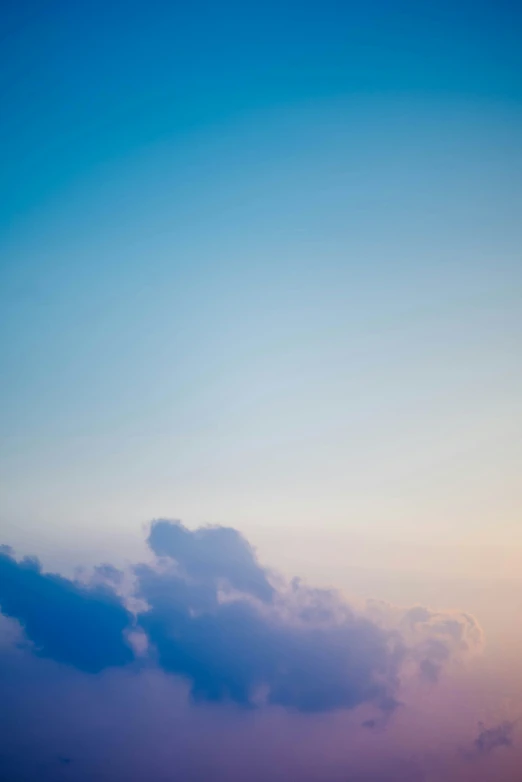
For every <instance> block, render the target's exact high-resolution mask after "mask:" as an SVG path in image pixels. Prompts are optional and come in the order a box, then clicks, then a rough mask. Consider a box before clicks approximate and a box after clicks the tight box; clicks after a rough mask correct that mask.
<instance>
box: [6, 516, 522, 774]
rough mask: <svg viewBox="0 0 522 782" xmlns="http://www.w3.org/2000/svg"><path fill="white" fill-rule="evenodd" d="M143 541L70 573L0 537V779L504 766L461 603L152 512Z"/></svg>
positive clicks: (506, 734) (512, 766) (508, 739)
mask: <svg viewBox="0 0 522 782" xmlns="http://www.w3.org/2000/svg"><path fill="white" fill-rule="evenodd" d="M149 546H150V550H151V553H152V556H151V559H150V561H148V562H147V563H142V564H137V565H135V566H133V567H132V568H130V569H127V570H126V571H125V572H122V571H119V570H117V569H115V568H114V567H113V566H112V565H109V564H104V565H101V566H99V567H97V568H95V569H94V571H93V572H92V573H91V574H90V576H89V575H88V574H86V573H84V574H83V576H82V577H83V581H82V582H81V583H80V582H79V581H75V580H69V579H66V578H63V577H62V576H59V575H54V574H48V573H44V572H43V571H42V568H41V567H40V565H39V563H38V562H37V560H31V559H25V560H21V561H18V560H17V559H16V558H15V556H14V554H13V552H12V551H11V550H8V549H3V550H2V552H1V553H0V607H1V610H2V613H3V614H4V615H6V616H8V617H10V619H5V618H3V617H2V616H0V641H2V643H0V698H1V699H2V705H3V710H0V776H2V778H6V779H9V780H10V782H22V780H23V782H33V780H39V781H40V782H51V780H53V781H56V780H60V779H69V780H71V782H87V780H91V779H94V778H95V779H98V780H100V782H119V781H120V780H125V782H134V781H135V782H138V780H142V779H144V778H153V779H155V780H156V782H167V780H172V778H173V776H174V775H175V778H176V779H178V780H180V782H200V781H201V782H203V781H204V780H205V781H206V780H208V779H213V780H216V782H225V780H226V781H227V782H240V781H241V780H244V779H249V780H250V781H251V782H266V780H268V779H270V780H271V782H283V780H287V779H296V780H298V781H299V782H319V780H320V781H321V782H355V780H357V782H359V781H360V780H361V781H362V780H366V782H370V780H372V781H373V782H385V781H386V782H390V781H391V780H401V782H405V781H406V780H408V782H440V780H442V779H444V780H445V781H447V782H461V780H467V779H473V780H474V782H475V781H476V782H493V780H494V781H495V782H518V777H517V771H516V769H517V768H518V767H519V766H520V762H519V761H520V752H519V751H518V748H517V747H516V742H515V739H514V733H513V729H512V727H511V726H512V724H514V723H510V722H505V723H501V724H500V725H498V726H497V727H496V728H489V729H485V728H483V727H482V728H481V732H480V734H479V736H478V737H477V734H476V728H475V726H476V723H477V718H478V717H477V716H476V715H477V714H478V712H477V710H474V711H473V712H471V711H470V712H469V714H468V711H467V710H469V709H470V708H471V707H470V706H469V705H468V704H470V703H471V700H472V697H475V696H476V693H477V692H478V691H479V689H480V682H479V680H476V681H473V682H472V681H471V680H470V682H469V683H466V681H467V680H466V679H465V677H463V676H462V675H461V673H462V670H463V668H462V666H461V665H460V663H461V662H462V661H463V660H464V659H465V658H466V657H469V658H470V659H471V660H473V655H472V652H473V651H474V650H476V649H478V648H480V645H481V643H482V634H481V631H480V628H479V627H478V625H477V623H476V621H475V620H474V619H473V617H471V616H469V615H468V614H464V613H459V612H441V611H433V610H431V609H428V608H425V607H421V606H416V607H414V608H408V609H403V608H399V607H397V606H392V605H389V604H386V603H383V602H376V601H368V603H367V604H365V605H362V606H360V607H358V608H356V607H355V606H354V605H352V604H350V603H349V602H347V600H346V599H345V597H344V596H343V595H342V594H340V593H339V592H336V591H335V590H327V589H314V588H312V587H310V586H308V585H307V584H306V583H304V582H303V581H301V580H300V579H297V578H296V579H293V580H291V581H286V580H285V579H284V578H282V577H281V576H279V575H277V574H275V573H274V572H272V571H269V570H267V569H266V568H264V567H263V566H262V565H261V564H260V563H259V562H258V559H257V557H256V554H255V551H254V550H253V549H252V547H251V546H250V545H249V544H248V542H247V541H246V540H245V539H244V538H243V537H242V536H241V535H240V534H239V533H238V532H237V531H235V530H228V529H223V528H219V527H209V528H203V529H199V530H195V531H190V530H188V529H186V528H185V527H183V526H182V525H181V524H180V523H179V522H172V523H171V522H167V521H161V522H156V523H155V524H153V525H152V526H151V530H150V535H149ZM17 622H18V623H19V625H18V630H17V624H16V623H17ZM457 663H458V664H457ZM481 708H482V706H481ZM471 714H472V716H473V718H472V719H470V715H471ZM2 715H4V716H2ZM7 715H8V716H7ZM509 743H512V744H513V746H512V747H511V751H510V752H508V753H504V752H502V751H500V752H496V751H493V750H494V749H496V747H502V746H504V747H506V746H508V744H509ZM463 747H464V748H467V750H463V749H462V748H463ZM471 747H474V751H473V753H471V751H470V748H471ZM470 774H471V776H470Z"/></svg>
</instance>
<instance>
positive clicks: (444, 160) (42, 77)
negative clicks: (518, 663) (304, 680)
mask: <svg viewBox="0 0 522 782" xmlns="http://www.w3.org/2000/svg"><path fill="white" fill-rule="evenodd" d="M521 16H522V15H521V11H520V5H519V4H518V3H515V2H481V1H480V0H474V2H459V0H453V1H452V2H443V1H442V0H440V1H439V2H425V1H424V0H416V1H415V2H413V1H412V2H400V1H396V2H392V1H391V0H389V1H388V2H385V1H384V0H382V1H377V0H376V1H375V2H372V1H370V2H350V1H349V0H344V2H328V1H324V0H323V2H303V1H302V2H293V3H289V2H284V0H278V2H277V3H276V2H271V1H270V0H268V1H267V0H265V2H244V1H243V2H236V3H234V2H197V1H194V0H193V1H192V2H186V3H178V2H147V3H145V2H133V1H132V0H128V2H125V3H120V2H107V1H105V2H98V1H97V0H90V1H89V2H86V1H85V2H82V1H81V0H78V1H77V2H60V0H47V1H44V0H42V1H41V2H27V1H26V0H17V1H16V2H14V0H11V1H10V2H4V3H3V4H2V11H1V36H0V38H1V43H0V90H1V93H0V94H1V113H2V117H1V129H0V132H1V145H0V170H1V183H0V253H1V292H0V297H1V298H0V312H1V315H0V317H1V329H2V346H1V362H2V363H1V366H2V377H3V379H2V384H1V405H0V416H1V433H2V440H3V446H2V464H1V467H2V469H1V472H2V481H3V492H2V493H3V500H2V513H1V518H0V523H1V524H2V527H3V528H4V529H5V530H7V531H8V533H9V534H8V537H9V539H10V541H11V542H13V543H15V544H17V542H18V541H20V540H29V539H31V540H35V539H36V540H40V541H44V540H45V539H46V538H49V537H53V538H55V539H59V540H62V541H64V540H65V541H66V542H67V544H72V543H71V541H72V540H73V537H76V539H77V540H81V541H88V540H89V537H91V538H93V539H96V540H97V541H100V540H102V539H103V538H104V536H107V535H109V536H110V535H114V536H116V538H118V539H119V537H118V536H120V535H121V534H123V532H125V531H126V530H134V529H136V528H137V526H138V525H139V523H141V522H142V521H146V520H147V519H149V518H152V517H157V516H175V517H181V518H183V520H184V521H185V522H187V523H188V524H189V525H194V524H198V523H202V522H216V523H217V522H221V523H230V524H233V525H234V526H237V527H239V528H240V529H244V530H245V531H246V532H247V533H248V534H249V535H250V537H251V538H252V540H253V541H254V542H256V535H258V536H262V535H265V536H268V537H267V540H269V539H270V530H274V538H273V539H274V540H276V537H277V534H279V533H277V532H276V531H275V530H276V528H279V529H281V528H287V529H289V530H291V529H299V530H303V529H309V530H311V531H312V532H311V533H310V534H312V537H313V535H314V534H316V536H317V535H319V534H321V531H322V530H324V531H325V534H327V533H328V531H331V532H332V534H335V535H337V536H338V537H339V536H340V539H341V538H342V536H346V538H345V539H346V540H348V537H349V536H350V535H351V534H364V535H370V536H372V537H373V538H374V539H378V540H381V541H387V540H395V541H403V542H411V541H415V542H416V543H420V544H423V545H426V544H430V543H432V542H434V541H437V542H448V543H452V544H456V543H459V544H465V545H467V544H469V543H492V542H493V543H499V544H500V543H502V544H508V543H514V542H515V543H518V544H520V543H522V540H521V534H522V533H521V530H520V524H519V521H520V511H521V509H522V492H521V488H520V481H519V476H520V468H521V462H522V458H521V446H520V443H521V436H522V423H521V420H522V416H521V399H522V393H521V392H522V387H521V386H522V383H521V381H522V370H521V366H522V365H521V362H520V354H521V352H520V348H521V327H522V306H521V293H522V264H521V259H520V251H521V247H522V241H521V239H522V236H521V233H522V228H521V225H522V221H521V219H520V217H521V206H522V165H521V164H522V47H521V46H520V36H521V32H522V27H521ZM314 530H315V532H314ZM105 547H106V546H105ZM35 548H36V545H35V544H32V546H31V550H35Z"/></svg>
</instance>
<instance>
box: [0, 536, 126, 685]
mask: <svg viewBox="0 0 522 782" xmlns="http://www.w3.org/2000/svg"><path fill="white" fill-rule="evenodd" d="M0 609H1V611H2V613H3V614H4V615H5V616H9V617H12V618H14V619H17V620H18V622H19V623H20V624H21V625H22V627H23V628H24V630H25V634H26V636H27V638H28V639H29V640H30V641H31V642H32V644H33V649H34V652H35V653H36V654H38V655H40V656H42V657H50V658H52V659H53V660H56V661H57V662H61V663H66V664H67V665H73V666H75V667H76V668H79V669H80V670H83V671H87V672H91V673H96V672H98V671H101V670H102V669H103V668H107V667H110V666H120V665H125V664H126V663H129V662H130V661H131V660H132V659H133V652H132V649H131V647H130V646H129V645H128V644H127V643H126V641H125V638H124V631H125V629H126V628H127V627H128V626H129V624H130V622H131V618H132V617H131V615H130V613H129V612H128V611H127V610H126V608H125V607H124V606H123V605H122V603H121V601H120V599H119V598H118V597H117V596H116V594H115V593H114V592H113V591H112V590H111V589H109V588H108V587H104V586H96V587H93V588H88V587H86V586H83V585H81V584H78V583H76V582H74V581H70V580H68V579H66V578H62V577H61V576H58V575H54V574H48V573H42V571H41V568H40V564H39V562H38V560H36V559H28V558H26V559H24V560H22V561H21V562H17V561H16V560H15V559H14V557H13V556H12V555H11V553H10V551H9V550H8V549H5V548H4V550H3V551H2V552H0Z"/></svg>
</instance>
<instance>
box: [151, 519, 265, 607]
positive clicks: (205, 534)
mask: <svg viewBox="0 0 522 782" xmlns="http://www.w3.org/2000/svg"><path fill="white" fill-rule="evenodd" d="M147 542H148V544H149V546H150V548H151V549H152V551H154V553H155V554H156V555H157V556H160V557H162V556H164V557H169V558H171V559H173V560H175V561H176V562H177V563H178V565H179V567H180V569H181V571H182V572H183V573H184V574H185V575H186V576H189V577H191V578H194V579H196V580H197V581H198V582H199V583H202V584H206V583H210V584H216V583H217V582H218V581H219V580H220V579H223V580H224V581H226V582H228V584H229V585H230V586H231V587H233V588H235V589H237V590H239V591H240V592H245V593H247V594H251V595H253V596H254V597H257V598H258V599H259V600H263V601H264V602H269V601H270V600H271V599H272V597H273V595H274V588H273V587H272V585H271V584H270V582H269V580H268V577H267V574H266V573H265V571H264V569H263V568H261V567H260V566H259V564H258V563H257V561H256V557H255V553H254V551H253V549H252V547H251V546H250V544H249V543H248V541H247V540H245V538H244V537H243V536H242V535H241V534H240V533H239V532H237V530H235V529H232V528H231V527H201V528H200V529H197V530H195V531H194V532H191V531H190V530H188V529H187V528H186V527H184V526H183V524H181V523H180V522H179V521H166V520H162V519H160V520H158V521H155V522H154V523H153V524H152V526H151V530H150V534H149V537H148V541H147Z"/></svg>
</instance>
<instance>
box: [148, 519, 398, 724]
mask: <svg viewBox="0 0 522 782" xmlns="http://www.w3.org/2000/svg"><path fill="white" fill-rule="evenodd" d="M149 542H150V545H151V547H152V548H153V549H154V551H155V552H156V553H157V554H162V555H165V554H168V556H170V557H172V558H173V559H175V560H176V563H178V564H181V565H182V569H181V570H180V569H179V568H177V567H176V566H173V567H167V568H166V569H157V568H153V567H149V566H140V567H137V568H136V570H135V572H136V576H137V580H138V590H139V596H140V597H141V598H143V599H144V600H145V601H146V602H147V604H148V605H149V611H147V612H145V613H143V614H141V615H140V617H139V619H138V622H139V624H140V626H141V627H142V628H143V630H144V631H145V632H146V633H147V635H148V637H149V639H150V641H151V642H152V644H153V646H154V648H155V649H156V653H157V659H158V663H159V665H160V666H161V667H162V668H164V669H165V670H167V671H170V672H172V673H177V674H180V675H182V676H185V677H188V678H189V679H190V681H191V687H192V694H193V696H194V697H195V698H196V699H204V700H213V701H221V700H231V701H235V702H237V703H240V704H242V705H245V706H250V707H253V706H255V705H257V704H259V703H265V702H266V703H270V704H277V705H280V706H284V707H286V708H289V709H296V710H298V711H303V712H315V711H331V710H334V709H342V708H348V709H349V708H353V707H355V706H357V705H359V704H361V703H363V702H373V703H375V704H377V705H378V706H380V707H381V708H382V709H384V710H390V709H392V708H393V706H394V704H395V700H394V689H395V683H396V677H397V672H398V666H399V663H400V661H401V651H400V650H401V647H400V643H398V639H396V638H395V639H394V638H393V637H392V635H391V634H390V633H387V632H385V631H383V630H381V629H380V628H379V627H377V626H376V625H375V624H373V623H372V622H370V621H367V620H366V619H363V618H361V617H357V616H355V615H354V614H353V612H352V611H351V610H350V609H349V608H348V606H347V605H346V603H344V602H343V601H342V600H341V599H340V598H339V597H338V596H337V595H336V594H335V593H334V592H330V591H327V590H313V589H309V588H308V587H306V586H304V585H302V584H301V583H300V582H299V580H297V579H296V580H294V581H293V582H292V584H291V586H290V588H289V589H287V590H279V591H277V592H276V591H275V590H274V588H273V587H272V586H271V585H270V584H269V582H268V577H267V575H266V572H265V571H264V570H263V568H261V566H260V565H259V564H258V563H257V561H256V559H255V556H254V553H253V551H252V549H251V548H250V546H248V544H247V542H246V541H245V540H244V539H243V538H242V537H241V535H240V534H239V533H238V532H236V531H235V530H228V529H222V528H208V529H203V530H197V531H196V532H190V531H189V530H187V529H185V528H184V527H182V526H181V525H180V524H179V523H177V522H176V523H173V524H172V523H169V522H165V521H162V522H157V523H156V524H154V525H153V527H152V531H151V535H150V538H149ZM223 580H224V581H225V582H227V583H228V584H229V585H230V586H232V587H234V592H233V593H230V594H227V592H226V588H224V587H223V584H222V581H223ZM268 598H270V601H269V602H268V603H267V602H266V601H267V599H268ZM392 641H393V643H392Z"/></svg>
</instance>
